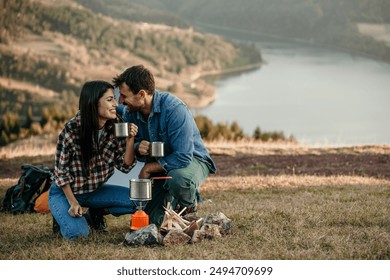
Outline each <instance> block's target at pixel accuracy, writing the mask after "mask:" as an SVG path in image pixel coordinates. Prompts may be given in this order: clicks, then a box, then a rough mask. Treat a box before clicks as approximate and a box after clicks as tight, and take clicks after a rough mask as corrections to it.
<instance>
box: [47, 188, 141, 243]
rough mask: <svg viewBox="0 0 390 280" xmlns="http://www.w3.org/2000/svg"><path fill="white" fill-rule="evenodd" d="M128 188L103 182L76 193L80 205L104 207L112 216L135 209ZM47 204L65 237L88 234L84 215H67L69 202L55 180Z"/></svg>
mask: <svg viewBox="0 0 390 280" xmlns="http://www.w3.org/2000/svg"><path fill="white" fill-rule="evenodd" d="M129 194H130V193H129V188H128V187H123V186H117V185H109V184H104V185H102V186H101V187H99V188H98V189H97V190H95V191H93V192H90V193H84V194H76V195H75V197H76V199H77V201H78V202H79V204H80V206H82V207H88V208H105V209H107V210H108V212H109V213H110V214H112V215H114V216H120V215H124V214H131V213H134V212H135V211H136V209H135V204H134V203H133V202H132V201H131V200H130V198H129ZM49 206H50V210H51V213H52V214H53V217H54V219H55V220H56V221H57V223H58V225H59V226H60V229H61V234H62V236H63V237H64V238H65V239H71V240H73V239H77V238H78V237H87V236H88V235H89V226H88V223H87V220H86V219H85V217H80V218H75V217H72V216H70V215H69V213H68V210H69V208H70V205H69V202H68V200H67V198H66V196H65V194H64V192H63V191H62V188H61V187H58V186H56V184H55V181H53V184H52V185H51V187H50V192H49Z"/></svg>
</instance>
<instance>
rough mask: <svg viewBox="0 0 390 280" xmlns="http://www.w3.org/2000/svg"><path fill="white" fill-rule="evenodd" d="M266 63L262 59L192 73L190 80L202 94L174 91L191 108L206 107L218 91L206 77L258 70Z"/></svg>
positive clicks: (214, 98) (213, 99)
mask: <svg viewBox="0 0 390 280" xmlns="http://www.w3.org/2000/svg"><path fill="white" fill-rule="evenodd" d="M264 63H265V62H264V61H262V62H259V63H253V64H248V65H243V66H237V67H232V68H226V69H223V70H211V71H204V72H196V73H194V74H192V75H191V77H190V79H189V80H190V81H191V84H192V85H193V86H194V88H195V89H197V90H199V91H201V92H202V94H200V95H195V94H193V93H190V92H183V93H174V94H175V95H176V96H178V97H179V98H180V99H182V100H183V102H184V103H186V104H187V106H188V107H189V108H190V109H203V108H206V107H207V106H209V105H211V104H212V103H213V102H214V101H215V100H216V98H217V92H216V89H215V86H214V85H212V84H211V83H210V82H206V81H205V78H208V77H216V76H222V75H226V74H233V73H237V74H239V73H243V72H247V71H252V70H256V69H258V68H261V66H262V65H263V64H264Z"/></svg>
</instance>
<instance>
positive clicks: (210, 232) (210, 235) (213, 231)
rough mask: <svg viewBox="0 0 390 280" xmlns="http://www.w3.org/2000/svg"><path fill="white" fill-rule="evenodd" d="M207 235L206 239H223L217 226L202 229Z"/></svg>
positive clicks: (206, 225)
mask: <svg viewBox="0 0 390 280" xmlns="http://www.w3.org/2000/svg"><path fill="white" fill-rule="evenodd" d="M200 230H203V231H204V233H205V238H207V239H214V238H215V237H221V232H220V227H219V225H216V224H206V223H204V224H203V226H202V227H201V228H200Z"/></svg>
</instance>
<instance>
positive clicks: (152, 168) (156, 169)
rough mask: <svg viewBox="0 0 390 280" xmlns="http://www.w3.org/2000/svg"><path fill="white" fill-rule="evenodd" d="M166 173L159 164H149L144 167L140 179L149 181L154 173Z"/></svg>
mask: <svg viewBox="0 0 390 280" xmlns="http://www.w3.org/2000/svg"><path fill="white" fill-rule="evenodd" d="M161 172H164V169H163V168H162V167H161V165H160V164H159V163H158V162H149V163H146V164H145V165H144V167H142V169H141V171H140V172H139V175H138V178H139V179H149V178H150V177H151V176H152V174H153V173H161Z"/></svg>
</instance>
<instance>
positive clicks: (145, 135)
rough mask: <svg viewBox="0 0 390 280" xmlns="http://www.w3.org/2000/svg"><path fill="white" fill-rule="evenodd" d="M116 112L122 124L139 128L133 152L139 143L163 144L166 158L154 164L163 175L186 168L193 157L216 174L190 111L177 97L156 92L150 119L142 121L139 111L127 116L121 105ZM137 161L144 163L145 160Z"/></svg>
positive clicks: (127, 113)
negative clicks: (164, 172) (132, 124)
mask: <svg viewBox="0 0 390 280" xmlns="http://www.w3.org/2000/svg"><path fill="white" fill-rule="evenodd" d="M117 113H118V114H119V115H120V116H121V117H122V119H123V120H124V121H125V122H131V123H135V124H136V125H137V126H138V134H137V136H136V138H135V149H136V151H138V146H139V143H140V142H141V141H142V140H146V141H149V142H164V143H165V144H164V152H165V156H164V157H162V158H158V159H157V161H158V162H159V163H160V165H161V166H162V167H163V168H164V170H165V171H166V172H169V171H170V170H172V169H178V168H184V167H187V166H188V165H189V164H190V162H191V160H192V158H193V157H195V158H197V159H198V160H200V161H202V162H204V163H205V164H206V165H207V166H208V167H209V169H210V172H212V173H215V172H216V166H215V163H214V162H213V160H212V159H211V157H210V155H209V153H208V151H207V148H206V146H205V145H204V143H203V140H202V138H201V136H200V133H199V129H198V127H197V126H196V123H195V120H194V118H193V116H192V113H191V111H190V110H189V109H188V108H187V106H186V105H185V104H184V103H183V102H182V101H181V100H180V99H179V98H177V97H176V96H174V95H172V94H170V93H163V92H162V93H160V92H158V91H157V90H156V91H155V92H154V96H153V104H152V110H151V112H150V115H149V119H145V116H144V115H143V114H142V113H141V112H132V113H129V112H128V111H127V107H126V106H125V105H123V104H120V105H118V107H117ZM137 159H138V160H139V161H146V160H147V158H146V157H137Z"/></svg>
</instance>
